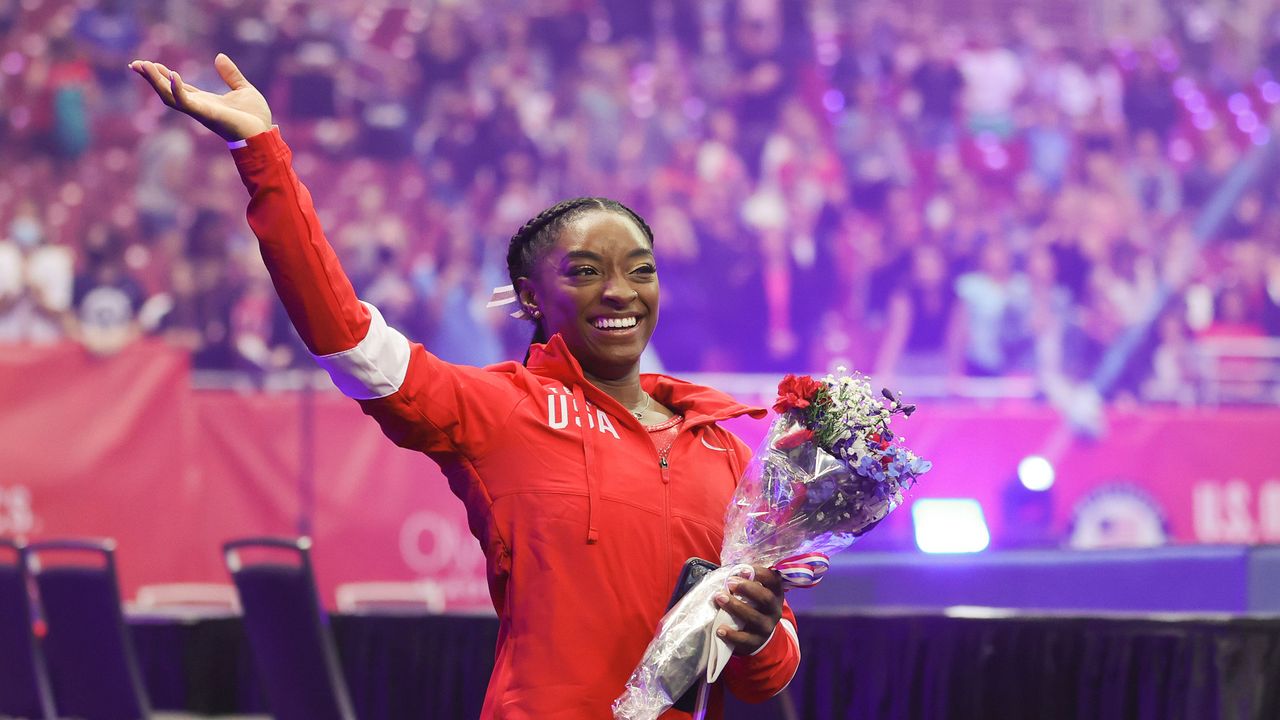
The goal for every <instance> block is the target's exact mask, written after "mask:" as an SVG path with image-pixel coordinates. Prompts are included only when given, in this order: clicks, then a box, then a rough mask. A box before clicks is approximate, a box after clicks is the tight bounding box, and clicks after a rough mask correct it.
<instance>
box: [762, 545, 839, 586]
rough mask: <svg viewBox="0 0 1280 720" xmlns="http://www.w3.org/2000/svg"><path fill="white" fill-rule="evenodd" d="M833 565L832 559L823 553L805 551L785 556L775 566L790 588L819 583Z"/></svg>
mask: <svg viewBox="0 0 1280 720" xmlns="http://www.w3.org/2000/svg"><path fill="white" fill-rule="evenodd" d="M830 567H831V559H830V558H828V557H827V556H826V555H825V554H823V553H818V552H815V553H805V554H804V555H792V556H791V557H789V558H783V559H781V560H779V561H778V562H777V563H775V564H774V566H773V568H774V569H775V570H777V571H778V574H779V575H781V576H782V583H783V584H784V585H786V586H787V587H788V588H807V587H813V586H814V585H817V584H818V582H819V581H820V580H822V576H823V575H826V574H827V569H828V568H830Z"/></svg>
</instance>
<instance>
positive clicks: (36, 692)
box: [0, 538, 57, 720]
mask: <svg viewBox="0 0 1280 720" xmlns="http://www.w3.org/2000/svg"><path fill="white" fill-rule="evenodd" d="M26 562H27V558H26V546H25V545H24V544H22V543H18V542H15V541H13V540H9V539H6V538H0V717H5V716H8V717H20V718H44V719H45V720H54V718H56V717H57V713H56V712H55V711H54V706H53V691H52V689H51V688H50V687H49V671H48V669H47V668H46V667H45V662H44V652H43V649H42V647H41V640H40V633H39V632H38V631H37V629H36V628H37V627H43V626H42V625H40V626H38V625H37V624H36V620H37V617H38V613H37V612H35V607H36V606H35V604H34V602H33V600H34V599H33V598H32V593H31V585H30V583H29V582H28V581H29V580H30V577H29V576H28V575H27V568H26Z"/></svg>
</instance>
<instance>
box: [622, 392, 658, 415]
mask: <svg viewBox="0 0 1280 720" xmlns="http://www.w3.org/2000/svg"><path fill="white" fill-rule="evenodd" d="M651 407H653V396H652V395H650V394H649V393H645V394H644V407H643V408H641V409H640V410H636V409H635V408H627V409H628V410H630V411H631V414H632V415H635V416H636V419H637V420H639V419H640V418H642V417H644V414H645V413H647V412H649V408H651Z"/></svg>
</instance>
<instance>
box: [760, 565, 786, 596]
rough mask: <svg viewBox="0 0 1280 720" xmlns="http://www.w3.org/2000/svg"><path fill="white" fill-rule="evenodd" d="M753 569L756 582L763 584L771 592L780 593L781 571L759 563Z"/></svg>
mask: <svg viewBox="0 0 1280 720" xmlns="http://www.w3.org/2000/svg"><path fill="white" fill-rule="evenodd" d="M755 571H756V582H758V583H760V584H761V585H763V586H765V588H767V589H768V590H769V592H772V593H774V594H775V595H781V594H782V573H780V572H778V571H777V570H774V569H773V568H767V567H763V566H760V565H756V566H755Z"/></svg>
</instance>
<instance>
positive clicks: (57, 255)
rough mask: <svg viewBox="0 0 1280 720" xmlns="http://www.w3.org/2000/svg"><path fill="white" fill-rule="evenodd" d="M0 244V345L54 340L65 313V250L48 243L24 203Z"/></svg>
mask: <svg viewBox="0 0 1280 720" xmlns="http://www.w3.org/2000/svg"><path fill="white" fill-rule="evenodd" d="M6 235H7V237H5V238H4V239H3V240H0V343H38V344H45V343H51V342H55V341H57V340H58V339H60V338H62V337H63V334H64V324H65V319H66V316H67V313H68V311H69V310H70V309H71V295H72V255H71V250H70V248H67V247H62V246H56V245H50V244H49V243H48V242H47V240H46V237H45V230H44V227H43V225H42V224H41V222H40V218H39V216H38V215H37V212H36V206H35V203H34V202H32V201H30V200H24V201H23V202H22V203H21V204H20V205H19V206H18V210H17V212H16V214H15V217H14V219H13V221H12V222H10V223H9V228H8V231H7V233H6Z"/></svg>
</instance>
